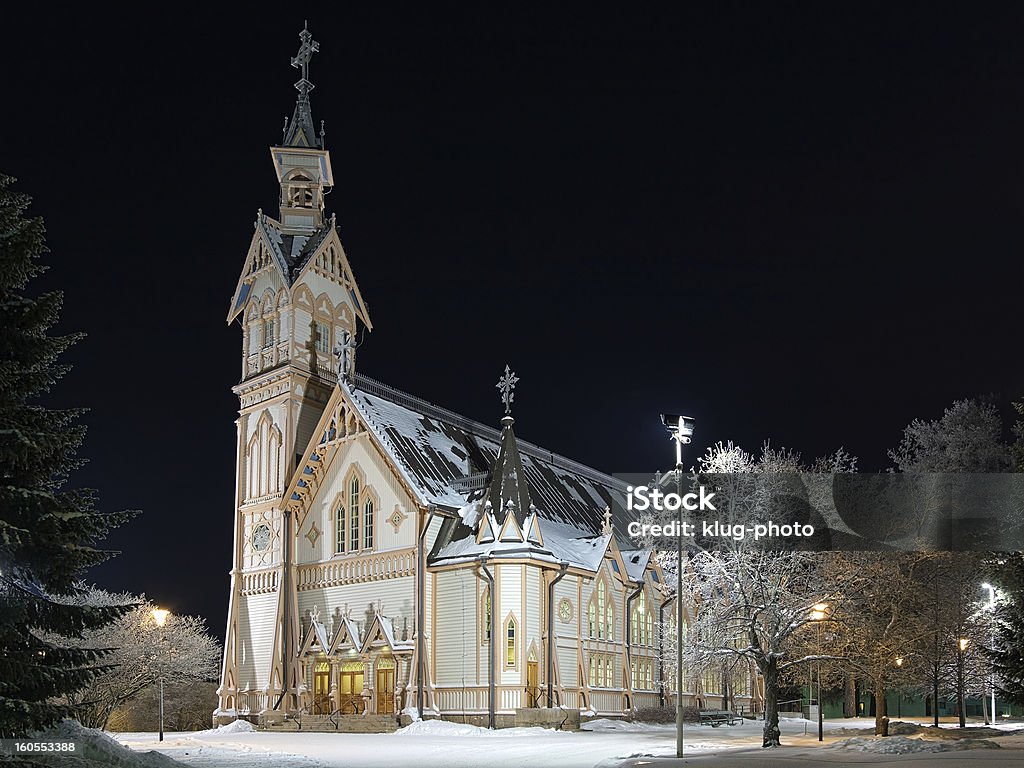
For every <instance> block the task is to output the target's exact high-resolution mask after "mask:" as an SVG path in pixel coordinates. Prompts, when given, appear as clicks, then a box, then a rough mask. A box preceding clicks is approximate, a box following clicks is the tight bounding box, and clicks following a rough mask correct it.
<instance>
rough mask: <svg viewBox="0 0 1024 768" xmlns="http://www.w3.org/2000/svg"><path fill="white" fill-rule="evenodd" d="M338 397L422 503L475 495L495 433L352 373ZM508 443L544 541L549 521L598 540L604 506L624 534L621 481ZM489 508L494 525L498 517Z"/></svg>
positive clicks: (449, 505) (493, 451)
mask: <svg viewBox="0 0 1024 768" xmlns="http://www.w3.org/2000/svg"><path fill="white" fill-rule="evenodd" d="M346 392H347V394H348V395H349V399H350V400H351V402H352V403H353V405H354V406H355V407H356V409H357V410H358V411H359V414H360V415H361V416H362V417H363V420H364V421H365V422H366V424H367V425H368V426H369V427H370V429H372V430H373V431H374V432H375V433H376V434H377V435H378V436H379V437H380V438H381V442H382V444H384V446H385V448H386V449H387V451H388V453H389V454H391V456H392V457H393V458H394V459H395V462H396V463H397V464H398V465H399V466H400V467H402V468H403V469H404V471H405V474H407V476H408V477H409V479H410V480H411V482H412V484H413V485H415V486H416V487H417V488H418V489H419V491H420V495H421V498H422V499H423V500H424V501H425V502H426V503H427V504H432V505H435V506H439V507H443V508H446V509H448V510H451V511H455V510H460V509H462V508H463V507H464V506H465V505H466V504H467V503H468V502H472V501H476V500H479V499H481V498H482V497H483V495H484V493H483V487H484V486H485V485H486V479H487V475H488V473H489V471H490V470H491V468H492V467H493V466H494V465H495V461H496V459H497V457H498V453H499V449H500V440H501V434H500V433H499V432H498V430H496V429H494V428H493V427H488V426H486V425H484V424H480V423H478V422H475V421H472V420H470V419H467V418H466V417H464V416H461V415H459V414H457V413H454V412H452V411H449V410H446V409H444V408H440V407H438V406H436V405H433V404H432V403H428V402H427V401H425V400H421V399H419V398H417V397H414V396H412V395H409V394H406V393H404V392H400V391H399V390H396V389H393V388H391V387H389V386H387V385H385V384H382V383H381V382H379V381H376V380H374V379H371V378H369V377H367V376H364V375H362V374H359V373H357V374H356V375H355V387H354V388H351V389H350V388H348V387H346ZM516 442H517V448H518V454H519V457H520V459H521V462H522V469H523V475H524V477H525V481H526V484H527V486H528V488H529V497H530V498H531V499H532V502H533V504H534V506H536V508H537V510H538V511H539V514H540V516H541V517H542V518H543V519H544V525H543V530H544V535H545V536H547V532H548V526H547V521H549V520H550V521H555V522H561V523H563V524H565V525H568V526H571V527H573V528H574V529H576V530H577V531H579V532H581V533H590V534H591V535H598V534H599V533H600V531H601V523H602V516H603V513H604V508H605V507H606V506H611V507H612V509H613V510H617V511H618V513H619V514H620V515H621V517H620V519H618V520H616V521H615V522H616V529H617V530H619V531H622V532H623V533H624V532H625V530H626V525H627V524H628V523H629V520H628V519H626V517H625V494H626V484H625V483H623V482H621V481H619V480H617V479H616V478H614V477H611V476H610V475H606V474H604V473H602V472H598V471H597V470H594V469H591V468H590V467H586V466H584V465H582V464H579V463H577V462H574V461H572V460H570V459H566V458H564V457H562V456H559V455H558V454H555V453H552V452H551V451H547V450H544V449H543V448H540V447H538V446H536V445H533V444H531V443H528V442H526V441H523V440H517V441H516ZM492 508H493V505H492ZM493 509H494V513H495V515H496V516H497V517H498V523H499V525H500V523H501V522H503V521H504V515H502V514H501V513H500V512H499V511H498V510H497V509H496V508H493ZM526 511H527V512H528V511H529V510H526ZM495 533H497V531H495Z"/></svg>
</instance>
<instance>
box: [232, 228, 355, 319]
mask: <svg viewBox="0 0 1024 768" xmlns="http://www.w3.org/2000/svg"><path fill="white" fill-rule="evenodd" d="M254 226H255V228H256V233H255V235H254V240H260V241H262V242H263V244H264V246H265V247H266V251H267V253H269V254H270V260H271V261H272V262H273V264H274V266H276V267H277V271H278V272H279V273H280V275H281V279H282V280H283V281H284V284H285V285H286V286H288V287H289V288H290V287H291V286H292V285H294V284H295V281H296V280H298V278H299V276H300V275H301V274H302V271H303V270H304V269H305V268H306V266H307V265H308V264H309V262H310V260H311V259H312V258H313V257H314V256H315V255H316V253H317V251H318V250H319V249H320V246H321V245H323V243H324V241H325V240H327V238H328V237H330V236H331V234H332V233H334V232H336V231H337V220H336V219H335V217H334V216H331V218H330V220H329V221H327V222H325V223H324V225H323V226H322V227H319V228H318V229H315V230H314V231H313V232H312V233H310V234H296V233H293V232H291V233H290V232H287V231H285V229H284V227H282V225H281V223H280V222H279V221H277V220H276V219H274V218H272V217H270V216H267V215H266V214H265V213H263V212H262V211H260V212H259V214H258V215H257V217H256V222H255V225H254ZM338 242H339V244H340V242H341V241H340V239H339V241H338ZM252 249H253V246H250V251H252ZM341 251H342V253H341V258H342V259H343V260H344V264H345V267H346V269H345V272H346V275H347V278H346V280H345V282H344V284H345V285H347V286H349V298H350V299H351V300H352V305H353V308H354V310H355V313H356V315H358V316H359V318H360V319H362V321H363V322H364V323H365V324H366V327H367V328H369V329H371V330H372V329H373V323H371V322H370V316H369V313H368V312H367V309H366V304H365V303H364V302H363V297H362V295H361V294H360V293H359V286H358V285H356V282H355V278H354V277H353V275H352V270H351V267H350V266H349V265H348V260H347V258H346V257H345V255H344V249H341ZM252 259H253V254H252V253H250V256H249V259H248V260H247V261H246V264H245V266H244V267H243V269H242V274H241V276H240V277H239V278H238V285H237V286H236V288H235V294H234V296H233V297H232V299H231V309H230V310H229V311H228V322H229V323H230V322H231V321H232V320H234V319H235V317H236V316H237V315H238V313H239V312H241V311H242V309H243V308H244V307H245V304H246V301H247V300H248V298H249V294H250V290H251V288H252V283H253V281H254V280H255V279H256V275H257V273H259V272H262V269H263V267H260V268H259V269H254V268H253V264H252ZM256 266H259V265H256Z"/></svg>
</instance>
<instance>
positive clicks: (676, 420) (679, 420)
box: [661, 413, 696, 444]
mask: <svg viewBox="0 0 1024 768" xmlns="http://www.w3.org/2000/svg"><path fill="white" fill-rule="evenodd" d="M661 423H662V424H664V425H665V429H667V430H668V431H669V433H670V434H671V435H672V439H673V440H678V441H679V442H680V443H683V444H686V443H689V442H690V438H691V437H693V425H694V424H695V423H696V419H694V418H693V417H692V416H680V415H679V414H675V413H663V414H661Z"/></svg>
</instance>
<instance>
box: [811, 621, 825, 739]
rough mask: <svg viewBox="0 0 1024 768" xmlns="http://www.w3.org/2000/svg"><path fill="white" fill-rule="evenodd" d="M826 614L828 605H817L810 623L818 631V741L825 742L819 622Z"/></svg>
mask: <svg viewBox="0 0 1024 768" xmlns="http://www.w3.org/2000/svg"><path fill="white" fill-rule="evenodd" d="M827 613H828V603H817V604H816V605H814V606H813V607H812V610H811V621H813V622H814V623H815V625H816V627H817V629H818V664H817V667H818V669H817V672H818V741H824V740H825V721H824V718H823V716H822V713H821V622H822V621H824V620H825V615H826V614H827Z"/></svg>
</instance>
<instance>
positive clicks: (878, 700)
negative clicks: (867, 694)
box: [874, 679, 889, 736]
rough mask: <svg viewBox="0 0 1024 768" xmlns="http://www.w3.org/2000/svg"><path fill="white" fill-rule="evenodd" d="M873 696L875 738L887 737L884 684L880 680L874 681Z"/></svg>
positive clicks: (887, 722) (887, 725)
mask: <svg viewBox="0 0 1024 768" xmlns="http://www.w3.org/2000/svg"><path fill="white" fill-rule="evenodd" d="M874 695H875V736H888V735H889V718H888V717H887V715H888V714H889V713H888V712H887V711H886V703H885V684H884V683H883V682H882V680H881V679H877V680H875V685H874Z"/></svg>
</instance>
